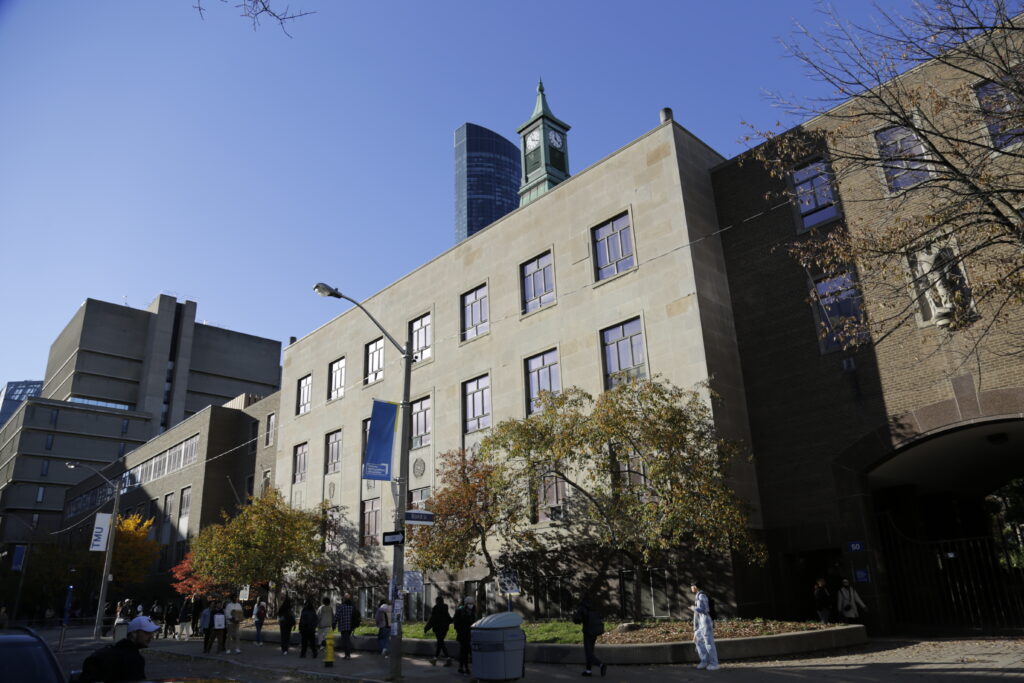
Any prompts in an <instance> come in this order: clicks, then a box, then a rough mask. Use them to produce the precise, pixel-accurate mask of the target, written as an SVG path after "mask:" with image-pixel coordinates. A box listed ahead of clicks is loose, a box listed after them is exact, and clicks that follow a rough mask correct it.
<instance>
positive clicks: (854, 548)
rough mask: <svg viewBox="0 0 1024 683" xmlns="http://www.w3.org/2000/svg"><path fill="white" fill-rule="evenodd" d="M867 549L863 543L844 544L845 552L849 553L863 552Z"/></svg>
mask: <svg viewBox="0 0 1024 683" xmlns="http://www.w3.org/2000/svg"><path fill="white" fill-rule="evenodd" d="M867 547H868V546H867V544H866V543H865V542H864V541H850V542H849V543H847V544H846V548H847V550H849V551H850V552H851V553H859V552H863V551H864V550H866V549H867Z"/></svg>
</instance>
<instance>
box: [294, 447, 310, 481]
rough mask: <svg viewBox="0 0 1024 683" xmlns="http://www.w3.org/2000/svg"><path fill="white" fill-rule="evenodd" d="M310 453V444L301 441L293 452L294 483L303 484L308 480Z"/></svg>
mask: <svg viewBox="0 0 1024 683" xmlns="http://www.w3.org/2000/svg"><path fill="white" fill-rule="evenodd" d="M307 455H309V444H304V443H300V444H299V445H298V446H296V447H295V449H294V450H293V452H292V483H293V484H301V483H302V482H304V481H306V456H307Z"/></svg>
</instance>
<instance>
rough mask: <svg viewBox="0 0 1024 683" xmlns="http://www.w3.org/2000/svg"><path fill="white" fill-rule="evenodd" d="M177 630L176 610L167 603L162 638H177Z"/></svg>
mask: <svg viewBox="0 0 1024 683" xmlns="http://www.w3.org/2000/svg"><path fill="white" fill-rule="evenodd" d="M177 630H178V609H177V607H175V605H174V603H173V602H171V603H168V605H167V616H166V617H165V618H164V638H175V637H177V635H178V634H177Z"/></svg>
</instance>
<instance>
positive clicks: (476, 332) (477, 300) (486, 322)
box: [459, 282, 491, 342]
mask: <svg viewBox="0 0 1024 683" xmlns="http://www.w3.org/2000/svg"><path fill="white" fill-rule="evenodd" d="M480 290H483V295H482V296H480V295H479V292H480ZM471 295H472V296H473V297H474V298H473V301H471V302H469V305H468V306H467V298H468V297H469V296H471ZM481 302H482V303H481ZM459 304H460V306H459V309H460V320H459V330H460V335H459V337H460V340H461V341H463V342H468V341H471V340H473V339H476V338H478V337H481V336H483V335H485V334H487V333H488V332H490V331H491V311H490V308H491V302H490V293H489V288H488V283H487V282H484V283H483V284H481V285H478V286H476V287H474V288H473V289H470V290H469V291H467V292H463V293H462V294H461V295H460V296H459ZM467 309H469V310H470V311H479V312H480V314H481V315H480V320H479V322H477V323H475V324H474V325H472V326H469V327H467V326H466V317H467V316H466V312H467ZM472 319H474V320H476V316H475V315H473V316H472ZM471 331H472V334H469V332H471Z"/></svg>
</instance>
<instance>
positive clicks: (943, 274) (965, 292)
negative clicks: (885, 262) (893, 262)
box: [908, 244, 971, 327]
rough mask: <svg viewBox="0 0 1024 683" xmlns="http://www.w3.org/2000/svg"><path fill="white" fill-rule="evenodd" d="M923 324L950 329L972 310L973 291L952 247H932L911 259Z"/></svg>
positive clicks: (921, 250) (919, 252)
mask: <svg viewBox="0 0 1024 683" xmlns="http://www.w3.org/2000/svg"><path fill="white" fill-rule="evenodd" d="M908 260H909V263H910V272H911V275H912V278H913V285H914V294H915V296H916V298H917V304H918V308H919V312H920V315H921V320H922V321H923V322H934V323H935V324H936V325H938V326H940V327H945V326H948V325H949V324H950V323H952V322H953V319H954V318H955V317H961V318H962V317H964V316H965V314H967V313H969V311H970V309H971V290H970V288H969V287H968V286H967V278H966V277H965V276H964V273H963V270H961V267H960V263H959V259H958V258H957V256H956V253H955V252H954V251H953V249H952V247H948V246H947V247H940V246H938V245H934V244H933V245H929V246H927V247H925V248H924V249H920V250H918V251H916V252H913V253H911V254H910V255H909V256H908Z"/></svg>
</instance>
